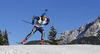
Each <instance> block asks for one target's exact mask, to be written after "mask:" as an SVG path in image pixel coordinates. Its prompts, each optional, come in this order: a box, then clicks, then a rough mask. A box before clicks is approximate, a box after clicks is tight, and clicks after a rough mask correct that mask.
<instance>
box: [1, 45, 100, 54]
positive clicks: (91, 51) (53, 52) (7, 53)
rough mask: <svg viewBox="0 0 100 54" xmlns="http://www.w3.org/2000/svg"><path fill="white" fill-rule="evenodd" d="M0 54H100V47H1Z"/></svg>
mask: <svg viewBox="0 0 100 54" xmlns="http://www.w3.org/2000/svg"><path fill="white" fill-rule="evenodd" d="M0 54H100V46H99V45H15V46H13V45H11V46H0Z"/></svg>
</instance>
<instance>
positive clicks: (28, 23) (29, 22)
mask: <svg viewBox="0 0 100 54" xmlns="http://www.w3.org/2000/svg"><path fill="white" fill-rule="evenodd" d="M22 21H23V22H25V23H28V24H32V23H31V22H28V21H24V20H22Z"/></svg>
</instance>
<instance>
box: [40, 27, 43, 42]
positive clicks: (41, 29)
mask: <svg viewBox="0 0 100 54" xmlns="http://www.w3.org/2000/svg"><path fill="white" fill-rule="evenodd" d="M39 31H40V33H41V34H42V36H41V44H44V29H43V28H42V27H41V28H40V30H39Z"/></svg>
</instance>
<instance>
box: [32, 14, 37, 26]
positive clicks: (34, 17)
mask: <svg viewBox="0 0 100 54" xmlns="http://www.w3.org/2000/svg"><path fill="white" fill-rule="evenodd" d="M35 19H37V20H38V19H39V17H36V16H33V20H32V25H34V21H35Z"/></svg>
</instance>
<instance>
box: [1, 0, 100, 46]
mask: <svg viewBox="0 0 100 54" xmlns="http://www.w3.org/2000/svg"><path fill="white" fill-rule="evenodd" d="M45 9H48V12H47V17H48V18H51V22H50V24H49V25H47V26H44V29H45V39H47V34H48V31H49V30H50V26H51V25H54V26H55V28H56V29H57V31H58V33H57V37H58V36H59V35H60V34H61V33H62V32H64V31H66V30H68V31H71V30H73V29H78V28H79V27H80V26H81V25H85V24H86V22H92V21H94V20H95V19H96V18H97V17H98V16H99V15H100V0H0V29H1V30H2V31H4V30H5V29H7V31H8V32H11V33H12V34H9V35H8V36H9V42H10V45H16V42H20V41H22V40H24V38H25V37H26V35H27V34H29V33H30V31H31V30H32V28H33V27H34V26H33V25H31V24H27V23H24V22H22V19H24V20H26V21H29V22H31V21H32V17H33V15H35V16H41V14H42V13H44V10H45ZM40 39H41V34H40V33H39V32H36V33H35V34H34V35H33V36H31V37H30V38H29V39H28V41H31V40H40ZM28 41H27V42H28Z"/></svg>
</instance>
